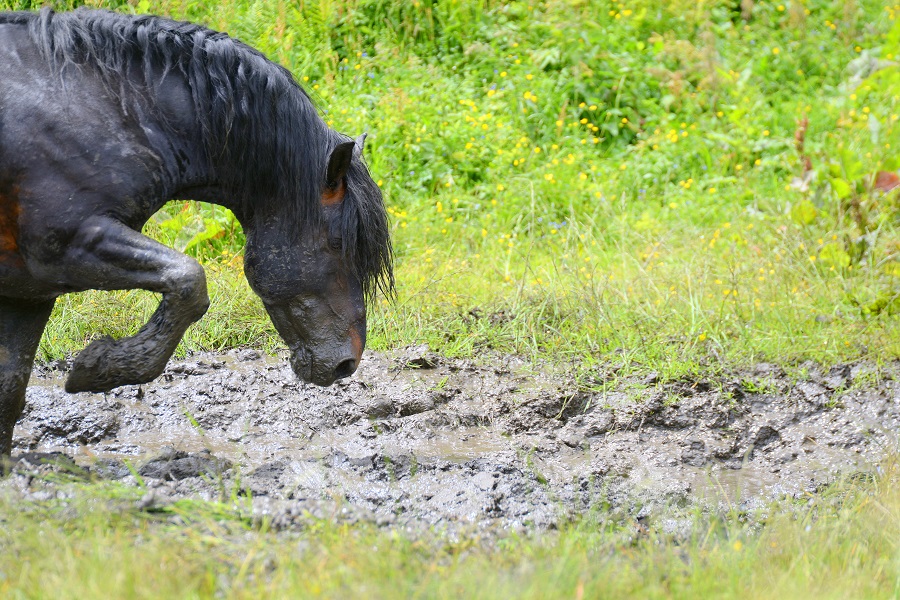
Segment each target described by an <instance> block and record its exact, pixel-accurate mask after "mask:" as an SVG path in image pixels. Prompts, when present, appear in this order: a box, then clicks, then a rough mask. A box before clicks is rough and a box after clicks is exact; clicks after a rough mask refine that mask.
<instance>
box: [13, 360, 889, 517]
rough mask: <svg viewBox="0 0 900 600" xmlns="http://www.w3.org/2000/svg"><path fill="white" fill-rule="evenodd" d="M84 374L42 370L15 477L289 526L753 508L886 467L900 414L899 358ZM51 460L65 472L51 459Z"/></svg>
mask: <svg viewBox="0 0 900 600" xmlns="http://www.w3.org/2000/svg"><path fill="white" fill-rule="evenodd" d="M64 369H65V365H64V364H55V365H45V366H39V367H38V368H36V369H35V373H34V375H33V376H32V380H31V383H30V386H29V389H28V394H27V406H26V411H25V414H24V416H23V418H22V420H21V421H20V423H19V425H18V426H17V428H16V431H15V440H14V443H15V448H14V456H18V457H19V458H20V459H21V460H20V461H19V463H18V466H17V467H16V473H17V474H14V476H13V477H10V478H7V480H6V481H5V482H3V483H0V486H4V487H16V488H17V489H19V490H20V491H22V493H25V494H26V495H27V494H28V493H29V489H31V488H30V487H29V486H32V485H34V484H33V483H32V482H33V478H32V477H31V476H30V475H28V474H29V473H31V474H33V473H34V471H35V470H40V469H42V468H44V469H46V468H64V467H59V460H60V459H62V460H63V462H66V461H68V462H67V464H70V465H71V463H72V462H74V463H75V465H77V466H78V467H80V468H82V469H86V470H89V471H90V472H91V473H93V474H95V475H96V476H99V477H102V478H110V479H120V480H122V481H125V482H128V483H132V484H134V485H138V483H139V481H140V482H142V483H143V484H144V485H147V486H148V487H150V488H151V489H152V490H153V494H152V502H153V503H155V504H159V503H166V502H172V501H174V500H176V499H178V498H183V497H198V496H199V497H206V498H217V497H219V496H220V495H221V494H222V493H223V490H227V491H229V493H231V494H237V495H239V496H241V497H244V498H245V499H246V501H247V502H248V503H249V504H250V505H251V506H252V510H253V512H254V513H255V514H256V515H258V516H259V517H260V518H262V517H263V516H265V517H266V518H268V519H270V520H271V522H272V524H274V525H275V526H279V527H291V526H293V525H294V524H296V523H298V522H300V520H302V518H303V515H309V514H312V515H319V516H323V517H325V518H347V519H364V520H369V521H373V522H376V523H379V524H384V525H388V524H390V525H394V526H398V525H399V526H403V527H407V528H431V529H435V528H436V529H445V530H453V529H455V528H457V529H458V528H467V529H470V530H471V529H476V530H479V529H483V530H487V529H491V530H494V529H502V530H510V529H512V530H533V529H535V528H537V529H542V528H553V527H555V526H556V525H558V524H559V523H560V521H561V520H565V519H569V518H571V517H572V516H575V515H578V514H582V513H584V512H585V511H589V510H592V509H600V510H606V511H611V512H619V513H624V514H627V515H630V517H632V518H642V517H643V516H646V515H648V514H652V513H653V512H654V511H655V510H660V509H663V508H665V507H672V506H682V507H684V506H694V505H696V504H701V505H705V506H710V507H721V506H741V507H747V506H753V505H755V504H757V505H758V504H761V503H765V502H767V501H769V500H770V499H772V498H777V497H784V496H795V497H796V496H799V495H802V494H804V493H807V492H811V491H816V490H818V489H819V488H821V487H822V486H824V485H827V484H828V483H829V482H831V481H833V480H834V479H835V478H836V477H838V476H842V475H847V474H853V473H858V472H868V471H870V470H871V469H873V468H874V467H875V465H877V463H878V461H879V460H881V459H883V458H884V457H886V456H888V455H890V454H892V453H895V452H896V448H897V432H898V426H900V381H898V375H900V362H898V361H895V362H893V363H890V364H888V365H886V366H882V367H880V368H876V367H875V366H873V365H871V364H856V365H842V366H838V367H834V368H832V369H828V370H824V369H821V368H819V367H818V366H816V365H814V364H811V363H810V364H806V365H802V366H801V368H800V369H798V370H797V371H796V373H794V374H793V375H792V376H789V375H788V374H786V373H785V372H783V371H782V370H781V369H780V368H779V367H776V366H774V365H766V364H759V365H755V366H753V367H752V368H748V369H746V370H744V371H741V372H738V373H732V374H730V375H729V376H727V377H722V378H719V379H716V380H706V379H700V380H696V381H690V380H685V381H678V382H667V383H660V382H659V381H658V378H657V377H655V376H654V375H650V376H643V377H641V378H628V377H617V376H616V373H615V370H614V369H612V370H610V369H607V370H606V371H603V372H598V373H597V377H596V380H597V381H604V382H606V383H605V385H604V386H603V387H602V389H604V390H605V391H590V390H585V389H582V388H579V387H578V386H576V384H575V382H574V381H573V379H572V377H571V376H569V375H567V374H566V373H564V372H556V371H553V370H552V369H547V368H540V367H538V366H535V365H533V364H529V363H527V362H525V361H523V360H522V359H520V358H517V357H512V356H486V357H483V358H482V359H480V360H455V359H446V358H443V357H441V356H438V355H435V354H434V353H431V352H429V351H428V349H427V348H424V347H418V348H408V349H405V350H403V351H398V352H395V353H389V354H382V353H374V352H367V354H366V356H365V359H364V361H363V363H362V366H361V368H360V370H359V371H358V372H357V373H356V374H355V375H354V376H353V377H352V378H350V379H348V380H344V381H341V382H339V383H338V384H336V385H335V386H332V387H331V388H318V387H315V386H312V385H306V384H303V383H300V382H298V381H297V380H296V379H295V378H294V376H293V374H292V373H291V371H290V368H289V367H288V366H287V364H286V363H285V361H283V360H280V359H277V358H271V357H267V356H263V355H262V354H260V353H259V352H256V351H254V350H246V349H243V350H236V351H232V352H228V353H225V354H198V355H194V356H191V357H189V358H188V359H185V360H178V361H173V362H172V363H171V364H170V365H169V368H168V369H167V371H166V372H165V374H164V375H163V376H162V377H160V378H159V379H158V380H157V381H155V382H153V383H151V384H149V385H144V386H132V387H126V388H121V389H118V390H115V391H113V392H110V393H108V394H89V393H81V394H74V395H70V394H66V393H65V392H64V391H63V381H64V376H65V372H64ZM797 373H800V374H801V375H802V376H798V375H797ZM49 453H59V454H49ZM48 456H51V457H56V459H57V460H56V463H57V466H56V467H41V466H40V465H41V463H42V462H44V459H46V457H48ZM135 473H136V474H135ZM41 493H46V492H45V491H42V492H41ZM148 502H149V501H148Z"/></svg>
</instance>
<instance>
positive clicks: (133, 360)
mask: <svg viewBox="0 0 900 600" xmlns="http://www.w3.org/2000/svg"><path fill="white" fill-rule="evenodd" d="M129 339H130V338H125V339H122V340H114V339H113V338H111V337H105V338H101V339H99V340H95V341H93V342H91V344H90V345H89V346H88V347H87V348H85V349H84V350H82V351H81V353H80V354H79V355H78V356H76V357H75V361H74V362H73V364H72V370H71V371H70V372H69V377H68V378H67V379H66V391H67V392H70V393H76V392H108V391H110V390H112V389H114V388H117V387H120V386H123V385H137V384H141V383H147V382H149V381H152V380H154V379H156V377H157V376H158V375H159V374H160V373H161V372H162V370H163V368H165V363H163V368H157V367H156V365H154V362H156V361H153V360H147V359H146V357H141V356H137V355H136V354H135V353H134V352H133V347H132V345H131V344H129V343H128V340H129Z"/></svg>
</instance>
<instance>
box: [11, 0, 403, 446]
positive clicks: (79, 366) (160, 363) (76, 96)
mask: <svg viewBox="0 0 900 600" xmlns="http://www.w3.org/2000/svg"><path fill="white" fill-rule="evenodd" d="M364 139H365V136H361V137H360V138H359V139H357V140H356V141H353V140H351V139H350V138H347V137H345V136H343V135H341V134H339V133H337V132H335V131H333V130H331V129H329V128H328V127H327V126H326V124H325V123H324V122H323V121H322V119H321V117H320V116H319V115H318V113H317V111H316V109H315V107H314V105H313V103H312V101H311V100H310V98H309V97H308V96H307V95H306V93H305V92H304V91H303V90H302V89H301V88H300V86H299V85H297V83H296V82H295V81H294V79H293V78H292V76H291V74H290V73H289V72H288V71H287V70H285V69H283V68H281V67H279V66H278V65H275V64H274V63H272V62H270V61H268V60H267V59H266V58H265V57H264V56H262V55H261V54H260V53H259V52H257V51H256V50H254V49H252V48H250V47H248V46H246V45H244V44H242V43H240V42H238V41H236V40H234V39H232V38H230V37H228V36H227V35H225V34H222V33H217V32H214V31H211V30H209V29H206V28H203V27H200V26H197V25H193V24H190V23H179V22H174V21H170V20H166V19H162V18H157V17H151V16H127V15H120V14H116V13H111V12H105V11H91V10H78V11H75V12H71V13H54V12H53V11H51V10H48V9H45V10H43V11H42V12H40V13H39V14H36V13H5V14H4V13H0V457H2V456H5V455H9V452H10V449H11V444H12V432H13V427H14V425H15V423H16V420H17V419H18V417H19V415H20V414H21V411H22V409H23V407H24V402H25V387H26V385H27V382H28V378H29V375H30V373H31V368H32V362H33V360H34V356H35V352H36V349H37V346H38V342H39V340H40V337H41V333H42V332H43V329H44V326H45V325H46V323H47V319H48V318H49V316H50V312H51V309H52V308H53V303H54V300H55V299H56V298H57V297H58V296H59V295H61V294H65V293H69V292H79V291H84V290H88V289H98V290H119V289H131V288H141V289H146V290H150V291H153V292H158V293H160V294H162V300H161V302H160V304H159V308H157V310H156V312H155V313H154V315H153V317H152V318H151V319H150V321H149V322H148V323H147V324H146V325H144V326H143V327H142V328H141V329H140V331H139V332H138V333H137V334H136V335H134V336H133V337H128V338H124V339H119V340H113V339H111V338H103V339H99V340H96V341H94V342H93V343H91V344H90V345H89V346H88V347H87V348H86V349H85V350H83V351H82V352H81V353H80V354H79V355H78V356H77V358H76V359H75V361H74V363H73V365H72V369H71V372H70V374H69V377H68V380H67V381H66V390H68V391H70V392H78V391H107V390H110V389H112V388H115V387H117V386H120V385H126V384H139V383H145V382H148V381H151V380H152V379H154V378H155V377H157V376H158V375H159V374H160V373H161V372H162V371H163V369H164V368H165V365H166V362H167V361H168V359H169V357H170V356H171V354H172V352H173V351H174V350H175V347H176V346H177V344H178V342H179V340H180V339H181V336H182V335H183V334H184V332H185V330H186V329H187V327H188V326H189V325H190V324H191V323H193V322H194V321H196V320H198V319H200V317H201V316H203V314H204V312H205V311H206V309H207V307H208V305H209V299H208V296H207V292H206V278H205V275H204V272H203V269H202V268H201V267H200V265H199V264H198V263H197V262H196V261H194V260H193V259H191V258H189V257H187V256H184V255H183V254H180V253H178V252H176V251H174V250H172V249H170V248H167V247H165V246H163V245H161V244H159V243H157V242H155V241H153V240H151V239H149V238H147V237H145V236H144V235H142V234H141V233H140V231H141V228H142V227H143V225H144V223H146V222H147V220H148V219H149V218H150V216H151V215H153V213H155V212H156V211H157V210H159V209H160V207H162V206H163V205H164V204H165V203H166V202H167V201H169V200H171V199H173V198H180V199H193V200H202V201H209V202H215V203H217V204H221V205H223V206H225V207H227V208H229V209H231V210H232V211H233V212H234V214H235V215H236V216H237V218H238V220H239V221H240V223H241V225H242V227H243V228H244V231H245V233H246V236H247V246H246V249H245V255H244V272H245V274H246V276H247V279H248V281H249V282H250V285H251V287H252V288H253V290H254V291H255V292H256V293H257V294H258V295H259V296H260V297H261V298H262V300H263V303H264V305H265V307H266V310H267V311H268V313H269V315H270V317H271V318H272V322H273V323H274V325H275V328H276V329H277V330H278V332H279V334H280V335H281V336H282V337H283V338H284V340H285V342H286V343H287V345H288V346H289V348H290V350H291V366H292V368H293V370H294V372H295V373H296V374H297V376H298V377H300V378H301V379H303V380H306V381H310V382H313V383H316V384H319V385H330V384H331V383H333V382H334V381H335V379H338V378H341V377H346V376H348V375H351V374H352V373H353V372H354V371H355V370H356V367H357V365H358V363H359V360H360V356H361V354H362V350H363V346H364V344H365V336H366V321H365V318H366V313H365V308H366V302H367V301H368V300H369V299H371V297H372V295H373V294H374V293H375V292H376V291H378V290H381V291H383V292H385V293H387V294H390V293H392V290H393V274H392V267H391V256H392V255H391V245H390V237H389V230H388V222H387V215H386V212H385V209H384V204H383V201H382V198H381V192H380V190H379V189H378V186H377V185H375V183H374V182H373V181H372V179H371V177H370V176H369V173H368V171H367V169H366V167H365V165H364V163H363V161H362V158H361V154H362V148H363V142H364Z"/></svg>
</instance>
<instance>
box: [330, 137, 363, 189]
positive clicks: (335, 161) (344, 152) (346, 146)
mask: <svg viewBox="0 0 900 600" xmlns="http://www.w3.org/2000/svg"><path fill="white" fill-rule="evenodd" d="M355 147H356V142H344V143H343V144H338V145H337V147H335V149H334V150H332V152H331V158H329V159H328V170H327V171H325V185H326V186H328V187H329V188H336V187H338V186H339V185H340V184H341V181H342V180H343V179H344V175H346V174H347V170H348V169H349V168H350V161H352V160H353V150H354V148H355Z"/></svg>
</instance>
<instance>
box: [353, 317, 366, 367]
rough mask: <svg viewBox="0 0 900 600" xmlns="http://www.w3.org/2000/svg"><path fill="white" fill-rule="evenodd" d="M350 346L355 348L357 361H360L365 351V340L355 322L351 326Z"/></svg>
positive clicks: (354, 352)
mask: <svg viewBox="0 0 900 600" xmlns="http://www.w3.org/2000/svg"><path fill="white" fill-rule="evenodd" d="M350 346H351V347H352V348H353V356H355V357H356V362H357V363H359V361H360V359H361V358H362V353H363V342H362V335H360V333H359V329H358V328H357V326H356V324H355V323H354V324H353V325H351V326H350Z"/></svg>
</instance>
